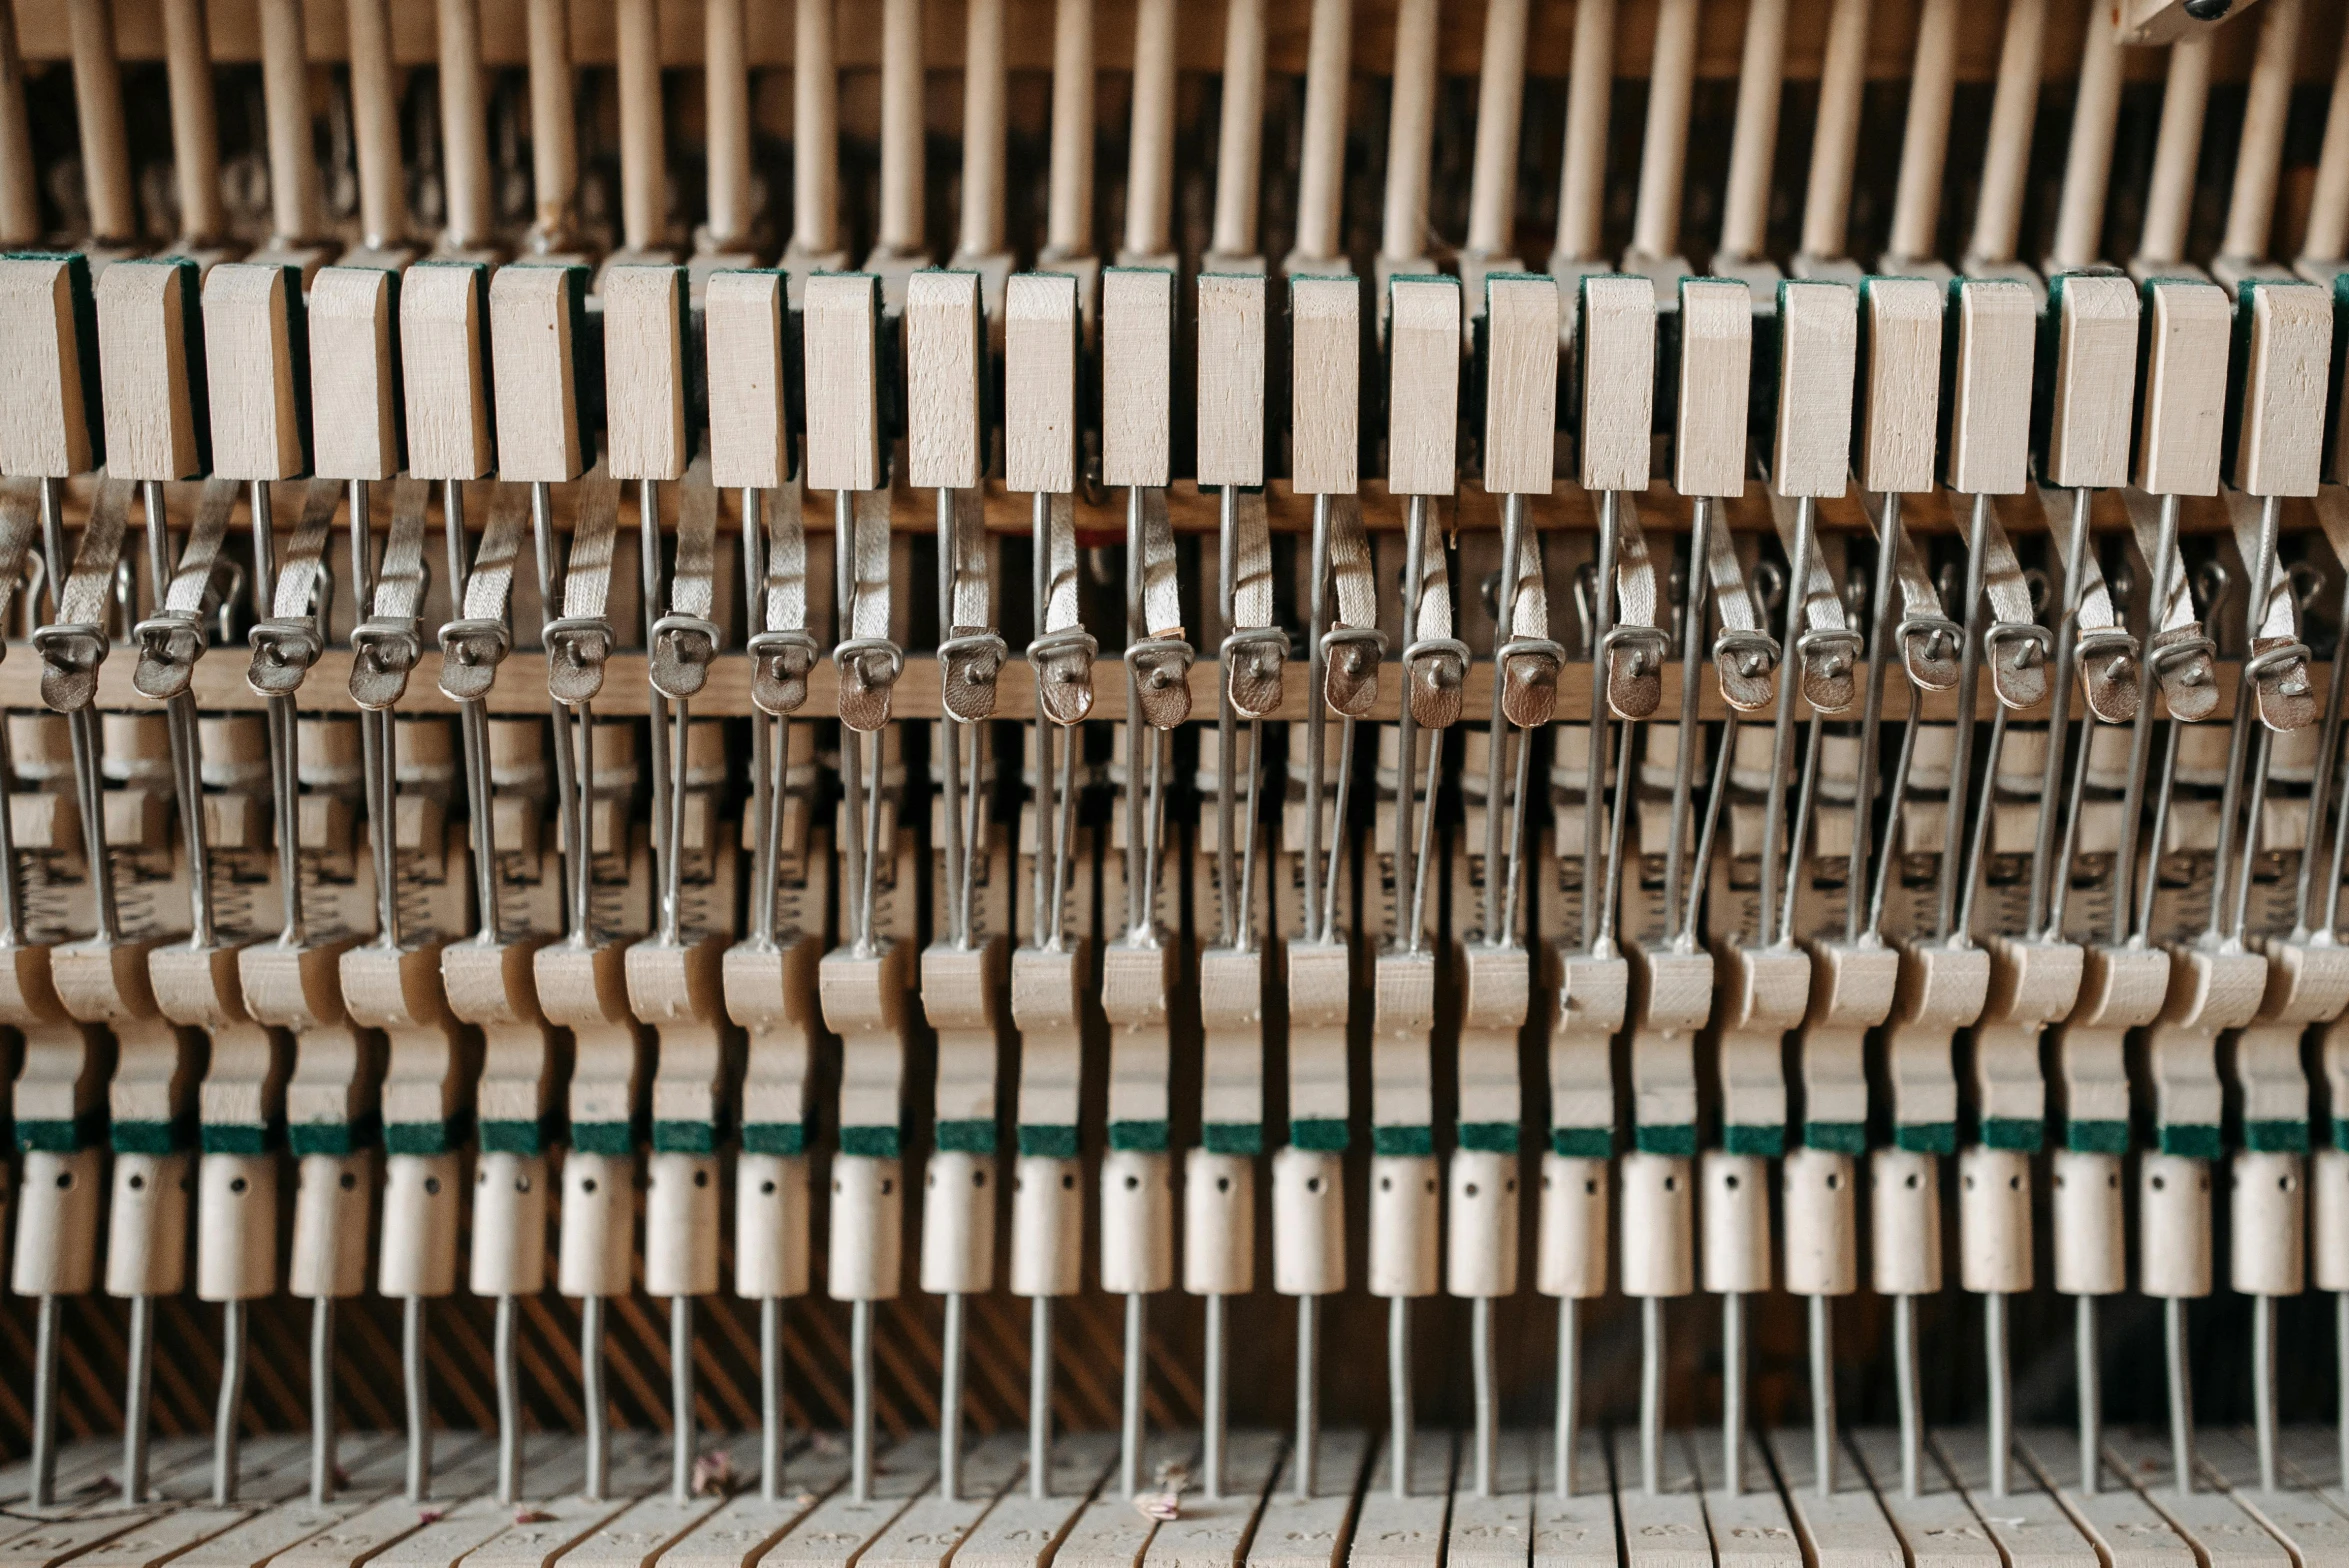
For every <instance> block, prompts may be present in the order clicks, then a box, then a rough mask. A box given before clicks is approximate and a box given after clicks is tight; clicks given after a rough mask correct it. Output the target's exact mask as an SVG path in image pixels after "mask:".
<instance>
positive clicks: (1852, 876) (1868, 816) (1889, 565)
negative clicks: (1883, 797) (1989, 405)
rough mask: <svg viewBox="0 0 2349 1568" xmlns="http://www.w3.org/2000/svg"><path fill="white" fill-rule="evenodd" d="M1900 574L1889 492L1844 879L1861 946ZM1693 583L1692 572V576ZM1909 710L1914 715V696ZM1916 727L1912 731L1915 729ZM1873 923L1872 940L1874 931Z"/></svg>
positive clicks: (1849, 919) (1895, 496)
mask: <svg viewBox="0 0 2349 1568" xmlns="http://www.w3.org/2000/svg"><path fill="white" fill-rule="evenodd" d="M1899 575H1900V492H1899V491H1897V490H1895V491H1888V492H1886V494H1885V496H1884V511H1883V520H1882V522H1881V523H1880V524H1879V525H1878V530H1877V542H1876V581H1875V583H1874V584H1873V585H1872V586H1873V588H1874V592H1875V600H1876V602H1875V606H1874V608H1873V610H1872V611H1871V613H1870V614H1869V616H1868V689H1867V692H1866V693H1865V695H1864V696H1862V698H1861V699H1860V768H1859V777H1858V778H1857V779H1856V780H1855V781H1854V783H1853V786H1852V799H1853V800H1854V801H1855V802H1856V803H1857V804H1856V806H1855V807H1854V809H1853V811H1852V824H1851V864H1850V869H1849V870H1848V871H1847V872H1846V874H1845V877H1844V883H1843V885H1844V888H1845V890H1846V891H1845V894H1844V911H1843V939H1844V940H1845V941H1846V942H1852V943H1857V942H1858V941H1859V940H1860V889H1862V888H1864V887H1866V886H1867V885H1868V850H1869V829H1870V828H1871V827H1873V826H1874V823H1875V808H1876V750H1877V739H1876V737H1877V734H1878V732H1879V730H1880V728H1881V726H1882V724H1883V719H1884V666H1885V664H1886V663H1887V662H1888V661H1889V659H1890V657H1891V654H1892V641H1893V635H1894V630H1893V624H1892V582H1893V579H1894V578H1896V577H1898V576H1899ZM1691 578H1692V580H1693V578H1694V572H1693V571H1692V572H1691ZM1909 711H1910V712H1912V713H1914V712H1915V711H1916V702H1915V699H1914V696H1913V694H1912V697H1911V700H1910V703H1909ZM1915 727H1916V726H1915V725H1914V724H1913V723H1912V724H1910V725H1909V729H1910V730H1913V729H1915ZM1901 746H1902V749H1903V750H1904V751H1905V750H1906V749H1907V746H1908V737H1907V734H1906V733H1904V734H1903V735H1902V738H1901ZM1893 810H1894V813H1895V816H1894V817H1888V818H1887V819H1886V822H1885V829H1884V836H1885V840H1886V844H1885V851H1884V853H1885V858H1886V859H1888V860H1889V859H1890V858H1891V857H1892V842H1891V841H1892V839H1893V835H1894V827H1895V823H1896V821H1897V813H1898V811H1899V803H1898V801H1897V800H1896V801H1895V802H1894V806H1893ZM1876 929H1877V928H1876V926H1875V925H1873V924H1871V925H1870V926H1869V927H1868V930H1869V932H1870V934H1871V935H1873V934H1874V932H1875V931H1876Z"/></svg>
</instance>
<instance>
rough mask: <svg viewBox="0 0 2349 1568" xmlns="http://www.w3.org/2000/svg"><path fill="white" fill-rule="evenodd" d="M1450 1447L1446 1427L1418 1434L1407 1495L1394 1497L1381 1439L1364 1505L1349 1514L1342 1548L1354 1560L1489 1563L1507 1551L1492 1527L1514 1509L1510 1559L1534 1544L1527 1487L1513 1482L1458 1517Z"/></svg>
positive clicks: (1402, 1565)
mask: <svg viewBox="0 0 2349 1568" xmlns="http://www.w3.org/2000/svg"><path fill="white" fill-rule="evenodd" d="M1453 1447H1454V1445H1453V1441H1452V1434H1451V1433H1449V1432H1421V1433H1419V1434H1417V1436H1416V1438H1415V1439H1414V1442H1413V1445H1412V1452H1411V1495H1410V1496H1408V1497H1397V1496H1396V1495H1395V1483H1394V1457H1395V1456H1394V1449H1393V1446H1392V1445H1391V1443H1382V1444H1380V1445H1379V1452H1378V1462H1377V1463H1376V1464H1374V1465H1373V1466H1372V1467H1371V1471H1370V1477H1369V1480H1368V1481H1367V1482H1365V1483H1364V1486H1363V1491H1362V1506H1361V1508H1360V1509H1359V1510H1357V1511H1356V1513H1355V1515H1354V1539H1353V1542H1352V1544H1351V1545H1350V1546H1349V1548H1348V1550H1347V1554H1346V1561H1347V1562H1348V1563H1349V1564H1351V1565H1352V1568H1437V1565H1438V1564H1440V1563H1443V1562H1446V1561H1453V1560H1458V1561H1461V1562H1463V1563H1475V1564H1479V1565H1481V1568H1493V1565H1494V1563H1495V1560H1496V1559H1495V1556H1494V1554H1495V1553H1497V1552H1499V1553H1503V1554H1504V1555H1505V1550H1504V1549H1505V1548H1506V1545H1507V1536H1506V1534H1500V1533H1495V1532H1496V1529H1497V1530H1499V1531H1506V1530H1507V1529H1509V1528H1510V1526H1509V1523H1508V1520H1509V1517H1510V1516H1511V1514H1512V1513H1513V1515H1514V1518H1515V1522H1516V1534H1517V1535H1518V1537H1519V1539H1518V1541H1517V1544H1516V1548H1515V1555H1514V1557H1513V1559H1512V1560H1513V1561H1515V1562H1518V1563H1522V1562H1523V1561H1524V1560H1525V1558H1526V1554H1527V1553H1528V1552H1529V1551H1531V1549H1532V1515H1531V1508H1530V1503H1531V1499H1530V1498H1529V1497H1527V1496H1526V1495H1525V1488H1524V1487H1522V1486H1520V1487H1517V1488H1515V1489H1514V1495H1512V1496H1504V1497H1501V1498H1492V1499H1483V1500H1476V1501H1472V1502H1471V1503H1469V1504H1467V1505H1466V1506H1468V1508H1469V1514H1468V1517H1466V1518H1465V1519H1463V1517H1462V1515H1461V1512H1460V1510H1461V1508H1462V1507H1463V1506H1464V1504H1463V1502H1462V1501H1461V1500H1459V1499H1456V1498H1454V1497H1453V1496H1452V1481H1453ZM1447 1510H1448V1511H1449V1513H1450V1523H1451V1528H1450V1530H1449V1531H1448V1532H1447V1530H1446V1527H1445V1526H1446V1513H1447ZM1480 1511H1481V1512H1480ZM1463 1525H1465V1529H1463V1528H1462V1527H1463Z"/></svg>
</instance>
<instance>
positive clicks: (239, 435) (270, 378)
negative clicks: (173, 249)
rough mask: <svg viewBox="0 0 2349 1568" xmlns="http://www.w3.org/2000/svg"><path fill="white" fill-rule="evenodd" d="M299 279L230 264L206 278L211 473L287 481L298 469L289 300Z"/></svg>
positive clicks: (281, 271)
mask: <svg viewBox="0 0 2349 1568" xmlns="http://www.w3.org/2000/svg"><path fill="white" fill-rule="evenodd" d="M297 276H298V275H297V274H296V273H295V272H294V271H293V269H291V268H288V267H279V266H272V265H270V264H269V263H266V262H232V263H228V264H226V265H223V266H218V267H214V268H213V269H212V273H211V275H210V276H209V277H207V278H206V279H205V280H204V370H205V378H206V381H207V389H206V390H207V391H208V393H209V395H210V401H211V404H212V471H213V472H214V473H215V474H218V475H219V476H220V477H222V478H224V479H291V478H294V477H295V476H296V475H298V474H300V473H301V472H302V470H303V466H304V464H303V456H302V427H301V417H300V416H301V405H300V403H299V402H298V401H297V399H298V398H299V396H300V393H301V390H302V389H299V388H297V387H296V386H295V384H294V349H295V342H294V333H295V331H296V330H297V328H296V326H295V323H294V317H293V312H292V310H291V308H290V302H289V299H288V291H289V290H294V289H298V288H299V287H300V284H299V283H298V282H297V281H296V278H297Z"/></svg>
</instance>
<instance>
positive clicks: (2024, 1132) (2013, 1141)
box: [1982, 1116, 2047, 1154]
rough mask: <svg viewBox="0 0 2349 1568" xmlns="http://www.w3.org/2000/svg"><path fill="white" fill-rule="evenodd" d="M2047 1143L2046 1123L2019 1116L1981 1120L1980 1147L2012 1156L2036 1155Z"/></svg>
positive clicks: (1986, 1117) (1984, 1118)
mask: <svg viewBox="0 0 2349 1568" xmlns="http://www.w3.org/2000/svg"><path fill="white" fill-rule="evenodd" d="M2046 1142H2047V1123H2045V1122H2043V1121H2032V1120H2029V1119H2027V1118H2024V1117H2021V1116H1985V1117H1983V1118H1982V1146H1983V1147H1984V1148H1986V1149H2004V1150H2007V1151H2008V1152H2010V1153H2014V1154H2037V1153H2038V1152H2039V1150H2040V1148H2041V1147H2042V1146H2043V1145H2044V1144H2045V1143H2046Z"/></svg>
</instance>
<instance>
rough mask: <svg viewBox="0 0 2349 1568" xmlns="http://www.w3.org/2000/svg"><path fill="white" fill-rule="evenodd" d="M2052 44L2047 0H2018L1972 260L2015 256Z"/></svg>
mask: <svg viewBox="0 0 2349 1568" xmlns="http://www.w3.org/2000/svg"><path fill="white" fill-rule="evenodd" d="M2046 44H2047V0H2012V4H2010V5H2009V6H2008V7H2007V12H2006V37H2005V39H2004V40H2003V41H2002V42H2001V43H2000V45H1999V50H1998V87H1997V89H1996V91H1995V92H1993V93H1992V95H1991V99H1990V140H1989V147H1988V150H1987V152H1986V153H1985V155H1984V157H1983V160H1982V190H1981V195H1980V197H1979V199H1978V200H1976V202H1975V204H1974V238H1973V240H1972V242H1971V243H1970V244H1969V245H1968V246H1967V247H1966V255H1967V257H1968V258H1969V259H1970V260H1973V261H1978V262H1991V263H1998V264H2003V263H2006V262H2010V261H2013V260H2014V259H2015V237H2016V235H2017V234H2019V233H2020V232H2021V230H2022V223H2023V186H2024V181H2025V177H2026V176H2027V175H2028V174H2029V172H2030V167H2031V127H2032V125H2033V123H2034V122H2036V121H2037V120H2038V118H2039V70H2040V60H2041V56H2042V55H2043V54H2044V53H2045V51H2046Z"/></svg>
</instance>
